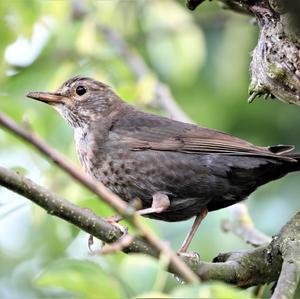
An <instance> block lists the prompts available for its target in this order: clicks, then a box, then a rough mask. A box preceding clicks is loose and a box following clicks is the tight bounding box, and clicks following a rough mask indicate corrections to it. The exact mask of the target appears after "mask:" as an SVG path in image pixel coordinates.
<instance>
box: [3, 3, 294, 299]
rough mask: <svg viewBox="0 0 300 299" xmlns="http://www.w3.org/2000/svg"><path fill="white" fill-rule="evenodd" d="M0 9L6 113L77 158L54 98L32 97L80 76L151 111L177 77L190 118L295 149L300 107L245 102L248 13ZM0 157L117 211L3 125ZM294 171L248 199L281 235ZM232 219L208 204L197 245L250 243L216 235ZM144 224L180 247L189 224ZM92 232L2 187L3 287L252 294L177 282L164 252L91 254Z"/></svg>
mask: <svg viewBox="0 0 300 299" xmlns="http://www.w3.org/2000/svg"><path fill="white" fill-rule="evenodd" d="M28 8H29V9H28ZM0 18H1V26H0V35H1V40H0V55H1V57H2V59H1V60H0V61H1V62H0V65H1V72H0V83H1V85H0V110H1V111H4V112H6V113H7V114H8V115H10V116H11V117H12V118H14V119H16V120H17V121H19V122H23V123H24V125H26V126H29V127H30V128H31V129H32V130H34V131H36V132H37V133H38V134H39V135H41V136H42V137H43V138H44V139H45V140H46V141H47V142H48V143H49V144H51V145H52V146H53V147H55V148H57V149H58V150H59V151H61V152H62V153H64V154H65V155H66V156H67V157H69V158H70V159H71V160H72V161H74V162H75V163H78V162H77V158H76V155H75V151H74V142H73V137H72V131H71V129H70V128H69V127H68V126H67V125H66V123H65V122H64V121H63V120H61V118H60V117H59V116H58V115H57V114H56V113H55V112H54V111H52V110H51V108H50V107H47V106H46V105H43V104H42V103H37V102H34V101H30V100H28V99H26V98H25V94H26V93H27V92H28V91H33V90H54V89H56V88H57V87H58V86H59V85H60V84H61V83H62V82H63V81H65V80H66V79H68V78H69V77H71V76H73V75H78V74H82V75H88V76H91V77H94V78H97V79H98V80H102V81H104V82H107V83H109V84H110V85H112V86H113V88H114V89H115V90H116V91H117V92H118V93H119V95H120V96H122V97H123V98H125V99H126V100H128V101H130V102H131V103H134V104H136V105H138V106H140V107H141V108H142V109H145V110H147V109H150V108H149V107H148V103H149V102H150V101H151V100H152V96H153V86H154V82H155V80H156V78H158V79H160V80H162V81H164V82H166V83H167V84H168V85H169V86H170V88H171V90H172V92H173V94H174V96H175V98H176V100H177V101H178V103H179V104H180V105H181V107H182V108H183V109H184V110H185V112H186V113H188V114H189V115H190V116H191V117H192V118H193V120H194V121H195V122H199V123H200V124H202V125H204V126H207V127H213V128H216V129H219V130H222V131H226V132H229V133H232V134H234V135H238V136H240V137H242V138H245V139H248V140H249V141H251V142H254V143H257V144H261V145H268V144H277V143H288V144H295V145H296V146H297V147H298V148H300V140H299V138H298V134H299V132H298V128H299V127H300V118H299V117H298V113H299V111H298V109H299V108H298V107H294V106H287V105H284V104H282V103H280V102H278V101H267V102H266V101H264V100H258V101H256V102H255V103H254V104H252V105H251V106H249V105H248V104H247V101H246V99H247V88H248V67H249V61H250V55H249V53H250V51H251V50H252V49H253V47H254V46H255V42H256V38H257V34H258V33H257V28H256V27H255V26H253V25H252V24H251V22H250V19H249V18H247V17H245V16H240V15H237V14H234V13H231V12H229V11H222V10H221V9H220V8H219V7H218V5H217V4H216V3H214V2H213V3H205V4H203V5H202V6H201V7H200V8H199V9H198V10H197V11H195V12H190V11H189V10H187V9H186V7H185V6H184V3H183V1H174V0H164V1H161V0H151V1H147V0H136V1H122V0H120V1H94V0H85V1H80V0H72V1H42V0H26V1H24V0H14V1H0ZM98 26H109V27H110V28H111V29H113V30H115V31H117V32H118V33H119V34H121V36H123V38H124V39H125V40H126V41H127V42H128V44H129V46H130V48H131V49H132V50H133V51H136V52H138V53H139V54H140V55H142V57H143V58H144V59H145V61H146V63H147V64H149V66H150V68H151V69H152V71H153V72H152V74H149V76H146V77H145V78H144V79H143V80H141V81H140V82H136V80H135V79H134V76H133V74H132V72H131V70H130V69H129V68H128V65H127V63H126V61H123V60H122V59H120V57H119V56H118V55H117V51H116V49H115V48H114V47H113V46H112V45H111V44H110V43H109V42H108V41H107V40H106V38H105V36H103V34H102V33H101V32H100V31H99V30H98V29H99V28H98ZM151 109H152V110H153V108H151ZM154 112H155V113H162V112H161V111H154ZM0 159H1V165H3V166H6V167H10V168H12V169H18V170H19V171H21V172H22V173H25V174H26V175H28V176H29V177H30V178H32V179H33V180H35V181H36V182H38V183H40V184H42V185H44V186H47V187H48V188H50V189H52V190H53V191H55V192H57V193H59V194H60V195H62V196H64V197H66V198H68V199H69V200H71V201H73V202H75V203H78V204H79V205H81V206H83V207H90V208H92V209H93V210H95V212H96V213H98V214H99V215H101V216H108V215H111V214H112V211H111V209H109V208H108V207H106V206H105V205H104V203H102V202H100V201H99V200H98V199H97V198H96V197H95V196H93V195H92V194H90V193H88V192H87V191H86V190H85V189H83V188H81V186H79V185H78V184H76V183H74V182H73V181H72V180H71V179H70V178H69V177H68V176H66V175H65V174H64V173H62V171H60V170H59V169H57V167H55V166H54V165H52V164H50V163H49V162H47V161H45V160H44V159H43V158H42V157H40V156H39V155H38V154H37V153H36V152H35V151H33V150H32V148H30V147H28V146H27V145H25V144H23V143H21V142H20V141H19V140H18V139H16V138H15V137H13V136H11V135H9V134H7V133H6V132H4V131H2V130H0ZM298 180H299V174H295V175H290V176H288V177H286V178H284V179H282V180H279V181H276V182H273V183H270V184H268V185H267V186H264V187H262V188H260V189H259V190H258V191H257V192H256V193H255V194H254V195H252V196H251V198H252V200H250V201H248V205H249V208H250V211H251V213H252V215H253V218H254V221H255V223H256V225H257V226H258V227H259V228H260V229H261V230H263V231H265V232H266V233H269V234H274V233H276V232H277V231H278V230H279V229H280V227H281V226H282V225H283V224H284V223H285V222H286V221H287V220H288V219H289V218H290V217H291V216H292V215H293V214H295V213H296V211H298V210H299V206H300V204H299V198H298V196H299V184H298ZM278 215H280V217H279V216H278ZM229 216H230V213H229V211H228V209H225V210H222V211H217V212H214V213H211V214H210V215H209V216H208V217H207V219H206V220H205V221H204V223H203V225H202V226H201V228H200V230H199V232H198V234H197V237H196V238H195V240H194V242H193V244H192V246H191V250H196V251H198V252H200V253H201V257H202V258H203V259H205V260H209V259H211V258H212V257H213V256H216V255H217V254H218V253H219V252H220V251H222V252H224V251H229V250H237V249H241V248H247V246H246V245H245V244H243V243H242V242H241V241H239V240H238V239H237V238H236V237H234V236H232V235H230V234H224V233H222V232H221V230H220V220H221V219H222V218H224V217H229ZM145 222H146V223H147V224H148V225H149V226H150V227H151V228H152V229H154V230H155V231H156V232H157V233H158V234H159V235H160V236H161V237H162V238H163V239H165V240H168V241H169V242H170V244H171V246H172V247H173V248H174V249H176V248H178V247H179V245H180V243H181V241H182V240H183V238H184V236H185V234H186V232H187V230H188V228H189V226H190V225H191V221H186V222H182V223H163V222H159V221H152V220H148V219H146V220H145ZM87 239H88V236H87V235H86V234H85V233H83V232H79V231H78V230H77V229H76V228H74V227H73V226H71V225H69V224H68V223H65V222H63V221H61V220H59V219H57V218H54V217H51V216H49V215H47V214H46V213H45V212H44V211H42V210H41V209H40V208H38V207H36V206H34V205H32V204H31V203H30V202H29V201H28V200H26V199H23V198H21V197H19V196H17V195H16V194H13V193H11V192H9V191H7V190H5V189H4V188H1V189H0V256H1V263H0V296H1V297H3V298H25V297H28V298H29V297H30V298H36V297H51V298H55V297H74V296H80V297H98V298H99V297H111V298H112V297H134V296H135V297H152V298H154V297H165V298H175V297H197V296H198V297H205V298H247V297H250V293H249V291H240V290H238V289H236V288H234V287H231V286H227V285H224V284H222V283H217V282H214V283H204V284H202V285H201V286H200V287H189V286H184V285H183V286H182V285H180V284H179V283H178V281H177V280H176V279H174V278H173V276H172V275H170V274H167V273H166V272H165V271H163V269H164V268H165V263H166V261H165V260H164V258H163V257H162V259H161V260H159V261H155V260H153V259H152V258H150V257H145V256H139V255H132V256H126V255H124V254H121V253H120V254H116V255H112V256H101V257H91V256H89V253H88V249H87ZM268 291H269V290H268V289H267V291H266V293H265V295H266V296H268Z"/></svg>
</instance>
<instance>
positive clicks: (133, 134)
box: [88, 108, 298, 221]
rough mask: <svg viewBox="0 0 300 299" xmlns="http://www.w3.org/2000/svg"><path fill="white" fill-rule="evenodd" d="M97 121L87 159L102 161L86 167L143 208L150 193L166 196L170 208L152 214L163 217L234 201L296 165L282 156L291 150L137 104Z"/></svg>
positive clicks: (181, 216)
mask: <svg viewBox="0 0 300 299" xmlns="http://www.w3.org/2000/svg"><path fill="white" fill-rule="evenodd" d="M96 125H97V126H99V131H98V132H97V131H96V132H97V133H96V134H94V136H90V137H89V140H88V142H89V144H93V146H91V147H90V148H91V149H92V150H91V152H90V153H89V156H90V161H97V162H90V165H89V166H88V168H90V169H89V170H88V171H89V172H90V173H91V174H92V175H93V176H94V177H96V178H97V179H99V180H101V181H102V182H103V183H104V184H105V185H106V186H107V187H108V188H110V189H111V190H112V191H114V192H116V193H117V194H118V195H119V196H121V198H123V199H124V200H126V201H130V200H133V199H135V198H139V199H141V201H142V203H143V207H144V208H147V207H150V206H151V203H152V195H153V194H155V193H157V192H160V193H164V194H166V195H168V197H169V199H170V201H171V206H170V208H169V209H168V210H167V211H165V212H163V213H160V214H152V215H150V216H149V217H152V218H158V219H162V220H166V221H179V220H185V219H188V218H190V217H192V216H194V215H196V214H198V213H199V212H200V211H202V210H203V209H205V208H206V207H207V208H208V209H209V210H216V209H220V208H223V207H226V206H229V205H232V204H234V203H236V202H238V201H240V200H243V199H244V198H245V197H247V196H248V195H249V194H250V193H251V192H253V191H254V190H255V189H256V188H257V187H258V186H260V185H262V184H264V183H266V182H268V181H270V180H273V179H276V178H278V177H280V176H283V175H285V174H286V173H287V172H288V171H289V170H288V168H284V167H282V165H285V164H287V165H290V164H294V163H296V164H298V163H297V162H295V160H294V159H292V158H289V157H288V156H286V155H283V154H281V152H282V153H284V151H288V150H289V148H288V147H285V146H279V147H277V148H276V147H274V148H270V149H268V148H264V147H257V146H254V145H252V144H251V143H248V142H246V141H244V140H241V139H239V138H236V137H232V136H230V135H228V134H224V133H221V132H218V131H215V130H211V129H206V128H201V127H198V126H196V125H192V124H185V123H181V122H177V121H173V120H171V119H168V118H163V117H159V116H155V115H151V114H147V113H143V112H140V111H138V110H136V109H134V108H130V109H127V110H126V112H125V113H121V114H120V115H117V114H116V115H115V118H114V119H112V120H110V122H107V120H106V122H105V126H106V128H105V130H103V125H104V124H101V123H98V124H96ZM100 127H101V129H100ZM101 130H102V131H103V132H102V133H100V131H101ZM93 131H94V132H95V130H93ZM104 132H105V133H104ZM96 156H97V159H95V157H96ZM100 157H101V159H100ZM91 168H92V169H93V171H91Z"/></svg>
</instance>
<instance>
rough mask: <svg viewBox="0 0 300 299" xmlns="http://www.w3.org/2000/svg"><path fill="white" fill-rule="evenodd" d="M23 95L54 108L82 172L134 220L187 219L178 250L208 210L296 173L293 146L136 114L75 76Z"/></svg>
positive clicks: (104, 89) (298, 162)
mask: <svg viewBox="0 0 300 299" xmlns="http://www.w3.org/2000/svg"><path fill="white" fill-rule="evenodd" d="M27 97H29V98H32V99H35V100H38V101H42V102H44V103H47V104H49V105H50V106H52V107H53V108H55V109H56V110H57V111H58V112H59V113H60V114H61V116H62V117H63V118H64V119H65V120H66V121H67V122H68V123H69V125H71V127H72V128H73V129H74V138H75V145H76V151H77V154H78V157H79V161H80V164H81V165H82V167H83V169H84V171H85V172H86V173H87V174H88V175H89V176H91V177H92V178H93V179H95V180H96V181H100V182H102V183H103V184H104V185H105V186H106V187H107V188H108V189H110V190H111V191H112V192H114V193H116V194H117V195H118V196H119V197H121V198H122V199H123V200H124V201H126V202H131V201H133V200H134V199H136V198H138V199H139V200H140V201H141V203H142V207H141V209H140V210H138V213H139V214H140V215H143V216H145V217H148V218H153V219H158V220H163V221H168V222H175V221H183V220H187V219H190V218H193V217H195V220H194V223H193V225H192V227H191V229H190V231H189V233H188V234H187V236H186V238H185V240H184V242H183V244H182V246H181V248H180V250H179V252H180V253H185V252H187V250H188V247H189V245H190V243H191V241H192V239H193V236H194V235H195V233H196V231H197V229H198V227H199V225H200V224H201V222H202V220H203V219H204V217H205V216H206V215H207V213H208V212H211V211H215V210H219V209H223V208H226V207H228V206H231V205H233V204H235V203H238V202H240V201H243V200H244V199H246V198H247V197H248V196H249V195H250V194H251V193H252V192H254V191H255V190H256V189H257V188H258V187H259V186H261V185H264V184H266V183H268V182H270V181H272V180H276V179H278V178H281V177H283V176H284V175H286V174H288V173H290V172H294V171H299V170H300V153H292V151H293V150H294V146H291V145H275V146H268V147H263V146H256V145H254V144H252V143H250V142H248V141H245V140H243V139H240V138H238V137H234V136H232V135H230V134H226V133H223V132H220V131H217V130H214V129H209V128H205V127H201V126H198V125H195V124H189V123H184V122H179V121H176V120H172V119H170V118H166V117H163V116H157V115H154V114H149V113H146V112H143V111H140V110H138V109H137V108H136V107H135V106H132V105H129V104H128V103H126V102H125V101H123V100H122V99H121V98H120V97H119V96H118V95H117V94H116V93H115V92H114V91H113V90H112V89H111V87H109V86H108V85H107V84H105V83H102V82H99V81H96V80H94V79H92V78H89V77H84V76H76V77H73V78H71V79H69V80H67V81H66V82H64V83H63V84H62V85H61V87H59V88H58V89H57V90H56V91H55V92H29V93H28V94H27Z"/></svg>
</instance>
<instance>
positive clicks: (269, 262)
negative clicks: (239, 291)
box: [0, 167, 300, 298]
mask: <svg viewBox="0 0 300 299" xmlns="http://www.w3.org/2000/svg"><path fill="white" fill-rule="evenodd" d="M0 185H2V186H4V187H6V188H8V189H10V190H12V191H14V192H17V193H19V194H21V195H23V196H25V197H26V198H28V199H30V200H31V201H33V202H35V203H36V204H37V205H39V206H40V207H42V208H43V209H45V210H46V211H47V212H48V213H49V214H51V215H55V216H57V217H59V218H61V219H64V220H66V221H68V222H70V223H72V224H74V225H76V226H77V227H79V228H81V229H82V230H84V231H86V232H87V233H89V234H92V235H94V236H96V237H97V238H99V239H101V240H103V241H105V242H108V243H111V242H114V241H115V240H117V239H118V237H120V235H121V234H122V233H121V232H120V231H119V229H118V228H116V227H115V226H113V225H110V224H108V223H107V222H106V221H104V220H103V219H101V218H100V217H98V216H97V215H95V214H94V213H93V212H92V211H90V210H88V209H84V208H79V207H78V206H76V205H74V204H72V203H70V202H68V201H66V200H65V199H63V198H61V197H59V196H58V195H56V194H54V193H53V192H51V191H49V190H47V189H46V188H43V187H41V186H39V185H37V184H36V183H34V182H32V181H31V180H29V179H27V178H25V177H23V176H21V175H19V174H16V173H15V172H13V171H11V170H8V169H5V168H3V167H0ZM299 220H300V213H299V214H297V215H296V216H295V217H294V218H293V219H292V220H291V221H290V222H289V223H288V224H286V225H285V226H284V228H283V229H282V230H281V232H280V234H279V235H278V237H276V238H274V240H273V241H272V242H271V243H270V245H268V246H261V247H259V248H256V249H254V250H249V251H244V252H233V253H226V254H221V255H219V256H218V257H217V258H215V259H214V263H206V262H201V261H199V259H198V258H196V257H195V258H191V257H185V258H184V260H185V262H186V263H187V264H188V265H189V266H190V267H191V268H192V269H193V270H194V271H195V272H196V273H197V275H199V277H201V278H202V279H203V280H222V281H225V282H228V283H232V284H236V285H238V286H240V287H249V286H252V285H258V284H264V283H269V282H272V281H276V280H277V278H278V276H279V273H280V269H281V264H282V256H283V257H284V258H285V257H286V258H287V260H286V261H287V262H288V264H289V265H292V266H289V269H287V272H286V273H287V275H286V276H285V278H284V280H283V281H282V282H281V280H280V279H279V282H278V288H279V286H280V285H281V284H283V285H284V286H285V289H287V290H289V291H290V292H292V291H293V288H292V287H295V286H296V285H297V280H295V279H294V277H295V276H294V275H295V274H297V272H295V271H294V268H295V265H293V263H291V261H297V263H298V264H297V265H299V259H298V257H299V255H298V254H299V247H296V245H297V242H299V231H300V230H299V223H300V222H299ZM291 231H293V232H294V234H295V235H293V236H294V237H295V239H294V237H293V238H292V239H291V238H290V234H291ZM291 242H294V245H292V246H291V244H290V243H291ZM298 245H299V244H298ZM297 248H298V251H294V250H295V249H297ZM284 250H287V251H284ZM123 251H124V252H126V253H129V252H140V253H145V254H148V255H152V256H154V257H157V256H158V255H159V251H158V250H157V249H155V248H153V247H151V246H150V245H148V244H147V243H146V242H145V241H143V240H141V239H138V238H135V239H134V240H133V242H132V243H131V244H130V245H129V246H128V247H126V248H125V249H124V250H123ZM281 252H283V254H281ZM295 252H297V254H296V253H295ZM297 265H296V266H297ZM290 268H292V269H290ZM171 270H173V272H175V273H177V271H174V269H171ZM283 272H284V269H282V273H283ZM281 276H282V274H281ZM281 276H280V277H281ZM296 276H297V275H296ZM287 286H288V287H287ZM276 290H277V289H276ZM275 294H276V291H275ZM275 294H274V295H275ZM280 294H282V292H281V293H280ZM274 298H284V297H281V296H279V297H274Z"/></svg>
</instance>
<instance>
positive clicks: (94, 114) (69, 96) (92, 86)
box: [27, 76, 122, 128]
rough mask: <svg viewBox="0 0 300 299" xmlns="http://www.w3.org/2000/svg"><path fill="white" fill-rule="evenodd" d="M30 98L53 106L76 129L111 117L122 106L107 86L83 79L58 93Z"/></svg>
mask: <svg viewBox="0 0 300 299" xmlns="http://www.w3.org/2000/svg"><path fill="white" fill-rule="evenodd" d="M27 97H29V98H32V99H35V100H38V101H42V102H44V103H47V104H49V105H51V106H53V107H54V108H55V109H56V110H58V112H59V113H60V114H61V115H62V116H63V117H64V118H65V119H66V120H67V121H68V122H69V123H70V125H71V126H72V127H74V128H76V127H81V126H84V125H86V124H88V123H90V122H91V121H94V120H97V119H99V118H105V117H107V116H109V115H110V113H112V112H113V111H114V110H116V109H118V107H119V106H120V103H122V102H121V100H120V99H119V97H118V96H117V95H116V94H115V93H114V92H113V91H112V90H111V89H110V87H109V86H107V85H106V84H104V83H101V82H99V81H96V80H93V79H91V78H87V77H79V76H77V77H74V78H71V79H69V80H68V81H66V82H65V83H63V85H62V86H61V87H60V88H59V89H57V90H56V91H55V92H29V93H28V94H27Z"/></svg>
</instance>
